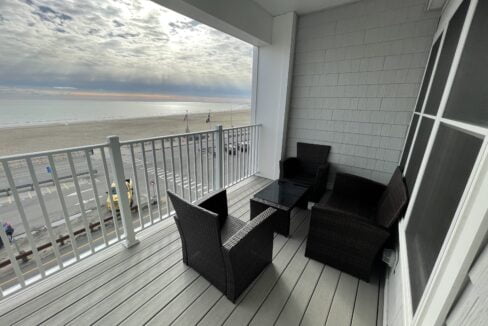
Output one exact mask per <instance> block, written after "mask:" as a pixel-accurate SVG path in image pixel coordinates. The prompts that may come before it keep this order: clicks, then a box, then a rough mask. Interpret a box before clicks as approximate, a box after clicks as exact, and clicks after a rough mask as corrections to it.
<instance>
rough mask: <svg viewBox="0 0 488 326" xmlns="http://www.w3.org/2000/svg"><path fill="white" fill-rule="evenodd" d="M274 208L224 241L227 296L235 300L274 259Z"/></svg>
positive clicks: (223, 251)
mask: <svg viewBox="0 0 488 326" xmlns="http://www.w3.org/2000/svg"><path fill="white" fill-rule="evenodd" d="M275 212H276V209H274V208H268V209H266V210H265V211H263V212H262V213H261V214H259V215H258V216H257V217H255V218H254V219H252V220H251V221H249V222H248V223H247V224H246V225H245V226H244V227H243V228H242V229H240V230H239V231H238V232H237V233H236V234H234V235H233V236H232V237H231V238H230V239H229V240H227V241H226V242H225V243H224V244H223V245H222V253H223V256H224V262H225V266H226V273H227V297H228V298H229V300H231V301H232V302H235V300H236V299H237V298H238V297H239V295H240V294H241V293H242V292H243V291H244V290H245V289H246V288H247V287H248V286H249V284H251V282H252V281H253V280H254V279H255V278H256V277H257V276H258V275H259V274H260V273H261V271H262V270H263V269H264V267H266V265H268V264H269V263H270V262H271V261H272V259H273V224H272V217H273V216H272V215H273V214H274V213H275Z"/></svg>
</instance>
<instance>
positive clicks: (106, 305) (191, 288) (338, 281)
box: [0, 177, 382, 326]
mask: <svg viewBox="0 0 488 326" xmlns="http://www.w3.org/2000/svg"><path fill="white" fill-rule="evenodd" d="M269 182H270V180H267V179H263V178H258V177H252V178H249V179H247V180H244V181H243V182H241V183H239V184H237V185H235V186H233V187H232V188H231V189H229V190H228V196H229V201H230V203H229V211H230V214H232V215H233V216H237V217H239V218H241V219H243V220H246V221H247V220H249V198H251V197H252V195H253V194H254V193H255V192H257V191H258V190H260V189H262V188H263V187H264V186H266V185H267V184H268V183H269ZM309 215H310V211H306V210H300V211H298V212H297V213H296V214H295V215H294V216H293V218H292V226H291V229H292V235H291V236H290V237H289V238H286V237H283V236H281V235H276V236H275V240H274V248H273V264H272V265H270V266H268V267H267V268H266V269H265V270H264V271H263V273H262V274H261V275H260V276H259V277H258V278H257V279H256V280H255V282H254V283H253V284H252V285H251V286H250V287H249V288H248V289H247V290H246V292H244V294H243V295H242V296H241V297H240V298H239V299H238V301H237V302H236V304H235V305H234V304H232V303H231V302H230V301H228V300H227V299H226V298H225V297H224V296H223V295H222V294H221V293H220V292H219V291H218V290H217V289H216V288H215V287H213V286H212V285H210V284H209V283H208V282H207V281H206V280H205V279H204V278H203V277H201V276H199V275H198V273H196V272H195V271H194V270H192V269H190V268H188V267H187V266H185V265H184V264H183V263H182V261H181V243H180V240H179V236H178V232H177V229H176V226H175V224H174V222H173V220H172V219H168V220H166V221H163V222H161V223H159V225H157V226H153V227H152V228H150V229H152V230H146V231H143V233H141V234H139V238H140V240H141V243H140V244H139V245H137V246H135V247H133V248H131V249H125V248H123V247H122V246H114V247H113V248H109V249H107V250H105V251H103V252H101V253H99V254H97V255H94V256H92V257H91V258H89V259H87V260H86V261H85V262H82V263H79V264H78V266H73V268H68V269H67V270H66V271H64V272H61V273H58V274H57V275H60V276H57V275H56V276H53V277H52V278H48V279H46V280H44V281H42V282H40V283H39V284H37V285H35V286H32V287H31V288H29V289H27V290H25V291H24V292H21V293H19V294H17V295H15V296H13V297H11V298H7V299H6V300H4V301H3V302H2V303H1V305H0V306H1V307H0V321H1V322H0V324H2V325H11V324H15V325H35V324H36V325H37V324H45V325H63V324H70V325H89V324H90V325H91V324H96V325H118V324H122V325H142V324H151V325H167V324H174V325H194V324H199V325H212V326H213V325H221V324H225V325H247V324H252V325H272V324H277V325H299V324H302V325H327V326H341V325H354V326H358V325H364V326H369V325H380V324H381V323H380V320H381V315H382V313H381V308H379V307H382V305H381V301H382V298H381V297H382V295H381V290H380V288H381V287H380V285H379V281H378V278H375V279H374V280H373V281H372V282H371V283H366V282H363V281H360V280H358V279H357V278H355V277H352V276H350V275H348V274H345V273H341V272H339V271H338V270H336V269H334V268H331V267H329V266H325V265H323V264H321V263H318V262H316V261H313V260H310V259H308V258H306V257H305V256H304V251H305V244H306V235H307V229H308V224H309Z"/></svg>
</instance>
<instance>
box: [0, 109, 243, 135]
mask: <svg viewBox="0 0 488 326" xmlns="http://www.w3.org/2000/svg"><path fill="white" fill-rule="evenodd" d="M248 111H250V109H236V110H228V111H217V112H211V116H213V115H215V114H222V113H224V114H225V113H228V114H230V113H231V112H232V114H240V113H242V112H248ZM188 115H189V116H190V120H191V119H192V117H193V118H194V117H196V116H205V117H207V115H208V113H193V114H192V113H191V112H190V113H189V114H188ZM184 116H185V114H170V115H154V116H143V117H136V118H114V119H111V118H106V119H100V120H72V121H56V120H51V121H46V122H42V121H36V122H32V123H19V124H12V125H3V126H2V125H0V131H2V130H9V129H18V128H36V127H51V126H74V125H78V124H85V123H97V122H111V121H114V122H117V121H130V120H138V119H160V118H178V117H179V118H183V117H184Z"/></svg>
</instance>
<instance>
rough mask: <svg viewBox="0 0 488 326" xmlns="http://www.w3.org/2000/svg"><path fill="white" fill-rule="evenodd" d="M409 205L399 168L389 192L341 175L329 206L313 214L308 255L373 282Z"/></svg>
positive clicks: (315, 207) (347, 175) (323, 206)
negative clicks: (383, 251)
mask: <svg viewBox="0 0 488 326" xmlns="http://www.w3.org/2000/svg"><path fill="white" fill-rule="evenodd" d="M407 201H408V197H407V190H406V186H405V183H404V181H403V177H402V173H401V172H400V170H399V169H398V168H397V169H396V170H395V172H394V174H393V176H392V178H391V180H390V182H389V184H388V186H384V185H382V184H380V183H377V182H374V181H371V180H368V179H365V178H362V177H358V176H353V175H350V174H342V173H338V174H337V177H336V181H335V185H334V190H333V192H332V195H331V197H330V198H329V200H328V201H327V202H326V203H325V204H318V205H315V206H314V207H313V208H312V215H311V219H310V230H309V234H308V240H307V247H306V251H305V255H306V256H307V257H309V258H312V259H315V260H318V261H320V262H322V263H324V264H327V265H330V266H333V267H336V268H338V269H340V270H342V271H344V272H347V273H349V274H351V275H354V276H357V277H359V278H361V279H364V280H366V281H369V278H370V276H371V272H372V269H373V267H374V263H375V262H376V261H377V258H378V255H379V253H380V251H381V249H382V248H383V246H384V245H385V243H386V241H387V240H388V238H389V237H390V233H391V232H392V231H393V226H394V225H395V222H396V221H397V219H398V218H399V217H400V216H401V214H402V213H403V210H404V209H405V207H406V205H407Z"/></svg>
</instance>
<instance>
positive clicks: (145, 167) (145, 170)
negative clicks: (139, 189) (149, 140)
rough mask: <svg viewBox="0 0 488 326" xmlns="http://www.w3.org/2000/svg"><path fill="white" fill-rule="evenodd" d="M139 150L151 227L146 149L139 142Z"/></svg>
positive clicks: (152, 219)
mask: <svg viewBox="0 0 488 326" xmlns="http://www.w3.org/2000/svg"><path fill="white" fill-rule="evenodd" d="M141 150H142V164H143V170H144V180H145V181H146V193H147V208H148V210H149V220H150V222H151V225H152V224H153V223H154V217H153V210H152V201H151V190H150V189H149V174H148V173H147V160H146V148H145V146H144V142H141Z"/></svg>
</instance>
